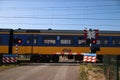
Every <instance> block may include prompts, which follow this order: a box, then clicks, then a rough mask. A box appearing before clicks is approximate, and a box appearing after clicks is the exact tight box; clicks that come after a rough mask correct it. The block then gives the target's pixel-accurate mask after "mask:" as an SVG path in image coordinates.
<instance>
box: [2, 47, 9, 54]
mask: <svg viewBox="0 0 120 80" xmlns="http://www.w3.org/2000/svg"><path fill="white" fill-rule="evenodd" d="M0 54H8V46H0Z"/></svg>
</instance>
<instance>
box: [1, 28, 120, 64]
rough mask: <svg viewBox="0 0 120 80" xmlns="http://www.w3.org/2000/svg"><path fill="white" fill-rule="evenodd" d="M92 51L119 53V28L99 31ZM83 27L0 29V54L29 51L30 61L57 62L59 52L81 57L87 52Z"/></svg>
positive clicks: (78, 58)
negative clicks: (79, 28)
mask: <svg viewBox="0 0 120 80" xmlns="http://www.w3.org/2000/svg"><path fill="white" fill-rule="evenodd" d="M96 45H99V48H100V50H99V51H97V52H96V54H97V58H98V60H102V59H103V55H120V31H104V30H102V31H99V36H98V37H97V43H96ZM89 52H90V46H89V45H87V44H86V40H85V36H84V30H52V29H48V30H47V29H46V30H42V29H40V30H37V29H0V55H3V54H18V55H29V56H30V61H31V62H59V59H60V56H66V57H67V58H68V59H74V60H83V55H82V54H83V53H89Z"/></svg>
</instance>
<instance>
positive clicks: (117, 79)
mask: <svg viewBox="0 0 120 80" xmlns="http://www.w3.org/2000/svg"><path fill="white" fill-rule="evenodd" d="M116 80H119V70H118V58H117V56H116Z"/></svg>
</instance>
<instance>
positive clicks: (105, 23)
mask: <svg viewBox="0 0 120 80" xmlns="http://www.w3.org/2000/svg"><path fill="white" fill-rule="evenodd" d="M0 28H11V29H18V28H21V29H49V28H51V29H53V30H56V29H57V30H84V29H85V28H87V29H90V28H92V29H99V30H114V31H120V0H0Z"/></svg>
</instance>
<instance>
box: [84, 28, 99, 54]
mask: <svg viewBox="0 0 120 80" xmlns="http://www.w3.org/2000/svg"><path fill="white" fill-rule="evenodd" d="M84 36H85V39H86V44H87V45H89V46H90V53H96V51H100V47H99V46H98V45H96V43H97V37H98V30H92V29H89V30H84Z"/></svg>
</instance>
